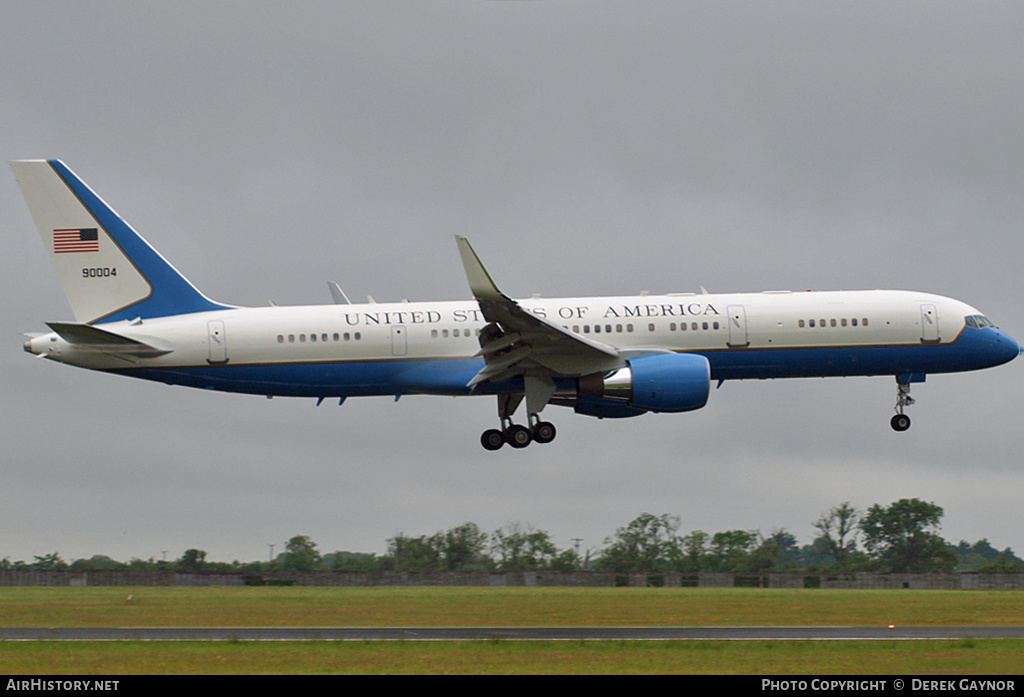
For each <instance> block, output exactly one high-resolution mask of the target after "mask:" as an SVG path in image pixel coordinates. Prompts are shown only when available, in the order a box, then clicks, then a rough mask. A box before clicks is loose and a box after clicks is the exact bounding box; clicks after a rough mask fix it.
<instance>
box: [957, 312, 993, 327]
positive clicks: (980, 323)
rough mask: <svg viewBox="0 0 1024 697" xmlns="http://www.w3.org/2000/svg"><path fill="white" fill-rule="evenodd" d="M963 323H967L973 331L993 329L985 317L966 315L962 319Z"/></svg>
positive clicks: (990, 322)
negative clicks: (986, 328)
mask: <svg viewBox="0 0 1024 697" xmlns="http://www.w3.org/2000/svg"><path fill="white" fill-rule="evenodd" d="M964 322H966V323H967V326H968V327H974V328H975V329H984V328H985V327H994V326H996V325H994V324H992V320H990V319H989V318H988V317H986V316H985V315H967V316H966V317H964Z"/></svg>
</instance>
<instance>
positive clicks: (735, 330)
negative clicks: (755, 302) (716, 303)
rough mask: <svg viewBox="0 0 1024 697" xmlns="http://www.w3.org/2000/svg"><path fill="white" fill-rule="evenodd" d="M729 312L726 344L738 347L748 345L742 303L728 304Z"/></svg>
mask: <svg viewBox="0 0 1024 697" xmlns="http://www.w3.org/2000/svg"><path fill="white" fill-rule="evenodd" d="M728 312H729V341H728V342H727V345H728V346H733V347H740V346H750V340H749V339H747V310H746V308H745V307H744V306H743V305H730V306H729V307H728Z"/></svg>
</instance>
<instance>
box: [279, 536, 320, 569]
mask: <svg viewBox="0 0 1024 697" xmlns="http://www.w3.org/2000/svg"><path fill="white" fill-rule="evenodd" d="M319 562H320V552H318V551H317V548H316V543H315V542H313V540H312V539H310V538H309V537H308V536H307V535H296V536H295V537H293V538H291V539H290V540H288V542H286V543H285V545H284V559H283V566H284V568H285V569H289V570H292V571H312V570H313V569H315V568H316V566H317V564H318V563H319Z"/></svg>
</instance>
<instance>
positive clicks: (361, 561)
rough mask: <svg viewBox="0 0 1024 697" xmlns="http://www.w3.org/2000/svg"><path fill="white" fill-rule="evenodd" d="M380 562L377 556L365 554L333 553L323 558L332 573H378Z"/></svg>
mask: <svg viewBox="0 0 1024 697" xmlns="http://www.w3.org/2000/svg"><path fill="white" fill-rule="evenodd" d="M380 561H381V560H380V559H379V558H378V557H377V555H376V554H368V553H365V552H331V553H330V554H325V555H324V558H323V562H324V565H325V566H326V567H327V568H328V569H330V570H331V571H376V570H377V569H379V568H380Z"/></svg>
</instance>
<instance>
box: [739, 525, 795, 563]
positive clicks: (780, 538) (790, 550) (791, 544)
mask: <svg viewBox="0 0 1024 697" xmlns="http://www.w3.org/2000/svg"><path fill="white" fill-rule="evenodd" d="M799 568H800V548H799V547H798V546H797V544H796V537H794V536H793V535H792V534H791V533H789V532H787V531H786V529H785V528H778V529H776V530H773V531H772V534H771V536H769V537H765V538H763V539H761V543H760V544H759V545H758V546H757V547H756V548H754V549H753V550H752V551H751V552H750V553H749V554H747V555H746V557H744V558H742V559H740V560H739V562H738V563H737V565H736V571H738V572H740V573H765V572H769V571H775V572H781V571H796V570H798V569H799Z"/></svg>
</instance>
